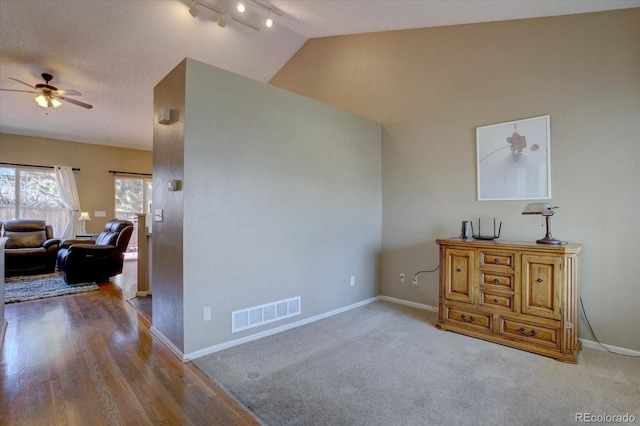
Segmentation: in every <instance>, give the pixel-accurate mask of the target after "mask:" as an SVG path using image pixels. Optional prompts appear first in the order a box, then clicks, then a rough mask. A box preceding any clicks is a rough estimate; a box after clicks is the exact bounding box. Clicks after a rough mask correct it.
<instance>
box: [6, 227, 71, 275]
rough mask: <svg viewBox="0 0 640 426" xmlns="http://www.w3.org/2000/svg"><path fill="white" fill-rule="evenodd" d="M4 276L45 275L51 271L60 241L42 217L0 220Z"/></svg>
mask: <svg viewBox="0 0 640 426" xmlns="http://www.w3.org/2000/svg"><path fill="white" fill-rule="evenodd" d="M0 235H3V236H5V237H7V238H8V240H7V243H6V245H5V250H4V253H5V272H4V274H5V276H6V277H10V276H16V275H35V274H47V273H51V272H54V271H55V268H56V254H57V252H58V248H59V246H60V240H59V239H56V238H53V228H52V227H51V225H47V224H46V222H45V221H44V220H35V219H17V220H5V221H3V222H2V234H0Z"/></svg>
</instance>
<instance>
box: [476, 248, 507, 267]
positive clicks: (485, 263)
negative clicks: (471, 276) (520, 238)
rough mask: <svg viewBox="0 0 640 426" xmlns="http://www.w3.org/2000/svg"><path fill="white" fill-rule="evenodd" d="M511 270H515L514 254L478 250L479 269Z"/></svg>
mask: <svg viewBox="0 0 640 426" xmlns="http://www.w3.org/2000/svg"><path fill="white" fill-rule="evenodd" d="M489 266H490V267H492V268H498V269H508V270H513V269H514V268H515V253H514V252H508V251H507V252H503V251H493V250H486V251H485V250H480V267H481V268H482V267H489Z"/></svg>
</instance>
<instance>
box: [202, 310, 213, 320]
mask: <svg viewBox="0 0 640 426" xmlns="http://www.w3.org/2000/svg"><path fill="white" fill-rule="evenodd" d="M202 321H211V306H207V307H204V308H202Z"/></svg>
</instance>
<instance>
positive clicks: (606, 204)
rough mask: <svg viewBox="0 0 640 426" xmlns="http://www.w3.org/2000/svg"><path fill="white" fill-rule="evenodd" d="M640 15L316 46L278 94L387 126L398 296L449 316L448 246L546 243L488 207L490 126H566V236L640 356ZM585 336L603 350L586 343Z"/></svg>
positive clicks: (559, 230)
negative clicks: (474, 237) (467, 235)
mask: <svg viewBox="0 0 640 426" xmlns="http://www.w3.org/2000/svg"><path fill="white" fill-rule="evenodd" d="M639 23H640V9H629V10H620V11H613V12H605V13H594V14H583V15H574V16H564V17H552V18H541V19H530V20H519V21H508V22H496V23H486V24H474V25H462V26H451V27H442V28H431V29H419V30H408V31H394V32H385V33H374V34H363V35H350V36H342V37H330V38H323V39H314V40H310V41H308V42H307V43H306V44H305V45H304V46H303V47H302V48H301V49H300V51H299V52H298V53H297V54H296V55H295V56H294V57H293V58H292V59H291V60H290V61H289V63H288V64H287V65H286V66H285V67H284V68H283V69H282V70H281V71H280V72H279V73H278V74H277V75H276V76H275V77H274V78H273V80H272V81H271V84H273V85H274V86H278V87H281V88H285V89H287V90H291V91H293V92H296V93H299V94H303V95H305V96H309V97H311V98H313V99H316V100H319V101H321V102H325V103H327V104H329V105H334V106H337V107H339V108H343V109H346V110H348V111H351V112H354V113H356V114H360V115H362V116H364V117H367V118H370V119H373V120H376V121H379V122H380V123H382V124H383V144H382V163H383V168H382V176H383V178H382V181H383V183H382V187H383V189H382V194H383V213H382V215H383V220H382V222H383V226H382V234H383V252H382V264H381V282H380V289H381V293H382V294H384V295H388V296H392V297H397V298H401V299H406V300H410V301H414V302H418V303H424V304H428V305H432V306H437V295H438V291H437V287H438V277H437V274H425V275H421V276H420V280H419V285H418V286H413V285H411V280H407V282H406V283H404V284H401V283H399V280H398V276H399V274H400V273H406V274H407V275H408V276H410V275H412V274H413V273H414V272H416V271H418V270H422V269H431V268H434V267H435V266H436V265H437V262H438V257H437V246H436V244H435V242H434V240H435V239H436V238H439V237H451V236H457V235H459V232H460V222H461V221H462V220H475V221H477V218H479V217H481V218H483V219H485V220H486V222H485V223H488V222H489V220H490V219H492V218H494V217H495V218H497V220H499V221H503V227H502V237H501V239H503V240H527V241H531V240H535V239H537V238H540V237H542V236H544V228H542V227H541V223H542V222H541V218H540V217H539V216H522V215H521V211H522V209H523V208H524V206H525V205H526V204H527V202H526V201H500V202H490V201H484V202H479V201H477V199H476V158H475V128H476V127H478V126H484V125H488V124H494V123H500V122H507V121H512V120H517V119H521V118H528V117H536V116H540V115H547V114H549V115H550V116H551V161H552V170H551V174H552V175H551V180H552V197H553V198H552V202H553V204H554V205H558V206H560V208H559V209H558V210H557V211H556V215H555V216H554V217H553V219H552V225H553V233H554V236H555V237H556V238H561V239H564V240H569V241H572V242H580V243H583V244H584V246H585V249H584V252H583V267H582V289H581V295H582V298H583V300H584V304H585V307H586V312H587V314H588V316H589V320H590V321H591V324H592V325H593V327H594V329H595V331H596V334H597V336H598V337H599V339H600V340H601V341H602V342H604V343H607V344H610V345H614V346H619V347H623V348H628V349H633V350H640V333H638V328H637V325H636V321H635V318H636V316H637V310H638V306H640V262H639V261H638V259H637V244H638V241H639V240H640V238H639V237H640V226H639V225H638V217H639V213H640V119H639V117H640V25H639ZM580 334H581V336H582V337H583V338H586V339H589V340H593V338H592V337H591V336H590V335H589V334H588V333H587V332H586V329H585V328H584V324H583V325H582V329H581V333H580Z"/></svg>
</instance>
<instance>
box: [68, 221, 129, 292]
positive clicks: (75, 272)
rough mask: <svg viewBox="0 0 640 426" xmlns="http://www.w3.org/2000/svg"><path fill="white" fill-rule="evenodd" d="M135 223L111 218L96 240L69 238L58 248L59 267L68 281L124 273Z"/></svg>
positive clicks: (99, 279) (95, 279) (101, 278)
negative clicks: (125, 256) (125, 257)
mask: <svg viewBox="0 0 640 426" xmlns="http://www.w3.org/2000/svg"><path fill="white" fill-rule="evenodd" d="M132 233H133V223H131V222H129V221H126V220H116V219H114V220H110V221H109V222H107V224H106V225H105V228H104V231H103V232H102V233H101V234H100V235H98V238H97V239H96V240H95V241H92V240H79V239H77V240H65V241H63V242H62V248H61V249H60V250H59V251H58V269H60V273H61V275H62V278H64V280H65V282H66V283H67V284H77V283H81V282H106V281H109V278H110V277H113V276H115V275H118V274H121V273H122V266H123V263H124V252H125V251H126V249H127V245H128V244H129V240H130V239H131V234H132Z"/></svg>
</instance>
